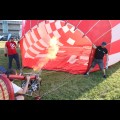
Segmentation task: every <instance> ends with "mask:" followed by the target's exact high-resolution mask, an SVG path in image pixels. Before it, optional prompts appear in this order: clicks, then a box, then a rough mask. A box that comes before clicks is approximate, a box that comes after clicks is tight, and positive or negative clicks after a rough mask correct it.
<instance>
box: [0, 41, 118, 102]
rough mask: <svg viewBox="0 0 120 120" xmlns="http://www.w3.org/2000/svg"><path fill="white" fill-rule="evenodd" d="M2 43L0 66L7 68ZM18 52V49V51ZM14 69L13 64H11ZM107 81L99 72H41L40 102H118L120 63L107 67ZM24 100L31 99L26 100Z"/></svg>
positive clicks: (2, 43) (0, 46)
mask: <svg viewBox="0 0 120 120" xmlns="http://www.w3.org/2000/svg"><path fill="white" fill-rule="evenodd" d="M3 46H4V42H0V65H3V66H4V67H6V68H7V62H8V60H7V58H6V57H4V53H3ZM18 52H19V49H18ZM13 64H14V65H13V67H14V68H15V66H16V65H15V63H13ZM107 76H108V77H107V79H104V78H102V73H101V71H97V72H93V73H91V74H90V76H83V75H73V74H70V73H66V72H58V71H47V70H43V71H42V75H41V78H42V85H41V88H40V94H41V97H42V98H41V99H42V100H120V62H119V63H117V64H115V65H113V66H111V67H109V69H108V70H107ZM26 99H31V98H27V97H26Z"/></svg>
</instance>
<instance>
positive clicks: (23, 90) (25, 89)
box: [17, 75, 30, 94]
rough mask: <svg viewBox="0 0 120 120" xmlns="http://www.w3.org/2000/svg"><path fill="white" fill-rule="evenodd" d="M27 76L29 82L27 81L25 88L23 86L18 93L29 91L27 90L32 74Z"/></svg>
mask: <svg viewBox="0 0 120 120" xmlns="http://www.w3.org/2000/svg"><path fill="white" fill-rule="evenodd" d="M26 78H27V82H26V84H25V87H24V88H22V89H21V90H19V91H18V92H17V93H18V94H26V92H27V90H28V85H29V82H30V76H28V75H27V76H26Z"/></svg>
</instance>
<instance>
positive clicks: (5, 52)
mask: <svg viewBox="0 0 120 120" xmlns="http://www.w3.org/2000/svg"><path fill="white" fill-rule="evenodd" d="M7 53H8V51H7V47H6V44H5V47H4V55H5V57H7Z"/></svg>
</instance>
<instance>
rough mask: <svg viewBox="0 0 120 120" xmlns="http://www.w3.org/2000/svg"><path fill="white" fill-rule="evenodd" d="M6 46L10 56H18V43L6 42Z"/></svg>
mask: <svg viewBox="0 0 120 120" xmlns="http://www.w3.org/2000/svg"><path fill="white" fill-rule="evenodd" d="M5 46H6V47H7V50H8V55H13V54H16V53H17V51H16V43H15V42H9V41H8V42H6V44H5Z"/></svg>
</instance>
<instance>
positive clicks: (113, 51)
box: [20, 20, 120, 74]
mask: <svg viewBox="0 0 120 120" xmlns="http://www.w3.org/2000/svg"><path fill="white" fill-rule="evenodd" d="M53 37H54V38H56V39H57V40H58V42H57V45H58V46H59V50H58V52H57V54H56V58H55V59H53V60H49V61H47V62H44V61H46V55H47V52H48V51H47V49H48V48H49V43H50V40H51V39H52V38H53ZM103 41H105V42H107V49H108V52H109V63H108V66H110V65H113V64H115V63H117V62H119V61H120V47H119V45H120V20H23V24H22V37H21V41H20V47H21V55H22V66H23V67H30V68H34V67H35V66H37V65H39V64H42V65H40V66H42V67H41V68H40V69H46V70H56V71H65V72H69V73H72V74H82V73H85V72H86V71H87V69H88V68H89V66H90V65H91V62H92V60H93V55H94V50H93V49H92V43H94V44H95V45H97V46H98V45H101V43H102V42H103ZM105 61H106V57H104V64H105ZM96 70H99V67H98V66H96V67H95V68H94V70H93V71H96Z"/></svg>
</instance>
